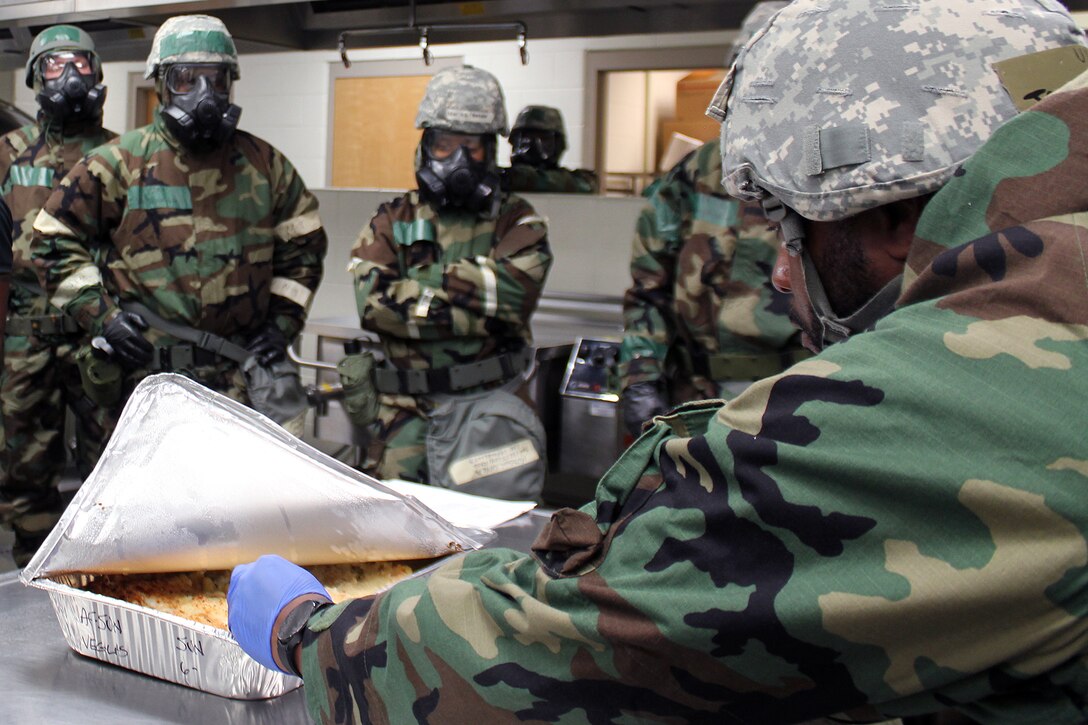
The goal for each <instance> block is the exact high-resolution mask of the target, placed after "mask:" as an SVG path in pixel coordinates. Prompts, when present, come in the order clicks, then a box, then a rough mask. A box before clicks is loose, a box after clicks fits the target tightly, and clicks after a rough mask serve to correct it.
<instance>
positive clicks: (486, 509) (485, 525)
mask: <svg viewBox="0 0 1088 725" xmlns="http://www.w3.org/2000/svg"><path fill="white" fill-rule="evenodd" d="M382 483H384V484H385V485H386V486H388V487H389V488H391V489H393V490H394V491H396V492H397V493H400V494H403V495H405V496H411V497H412V498H414V499H416V500H417V501H419V502H420V503H421V504H423V505H424V506H426V507H427V508H429V509H431V510H432V511H434V512H435V513H436V514H438V515H439V516H441V517H442V518H444V519H446V520H447V521H449V522H450V523H451V524H453V525H454V526H465V527H470V528H481V529H493V528H495V527H496V526H501V525H502V524H505V523H506V522H507V521H512V520H514V519H516V518H517V517H518V516H521V515H522V514H523V513H525V512H526V511H532V510H533V509H534V508H536V503H535V502H533V501H505V500H503V499H498V498H488V497H486V496H474V495H472V494H470V493H461V492H460V491H454V490H453V489H450V488H442V487H440V486H426V485H424V484H422V483H413V482H411V481H402V480H400V479H388V480H385V481H382Z"/></svg>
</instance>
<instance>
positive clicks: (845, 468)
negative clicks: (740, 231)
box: [303, 76, 1088, 723]
mask: <svg viewBox="0 0 1088 725" xmlns="http://www.w3.org/2000/svg"><path fill="white" fill-rule="evenodd" d="M1085 178H1088V77H1085V76H1082V77H1081V79H1080V80H1079V82H1076V84H1075V86H1074V87H1071V88H1067V89H1066V90H1064V91H1062V92H1059V93H1056V94H1054V95H1052V96H1050V97H1049V98H1047V99H1046V100H1044V101H1043V102H1042V103H1040V104H1039V105H1037V106H1036V108H1035V110H1033V111H1028V112H1025V113H1023V114H1021V115H1020V116H1018V117H1017V118H1015V119H1014V120H1012V121H1011V122H1010V123H1008V124H1006V125H1005V126H1004V127H1003V128H1002V129H1000V130H999V131H998V132H997V133H996V134H995V135H994V136H993V137H992V139H991V141H990V142H988V143H987V145H986V146H985V147H983V149H982V150H981V151H979V152H978V153H977V154H976V155H975V156H974V157H973V158H972V159H970V160H969V161H968V162H967V163H966V164H965V165H964V167H963V168H962V169H961V170H960V171H959V172H958V173H957V175H956V176H955V177H954V178H953V179H952V180H951V181H950V182H949V183H948V184H947V186H946V187H945V188H944V189H943V190H942V191H941V192H940V193H939V194H938V195H937V196H936V197H935V198H934V199H933V200H932V201H931V202H930V204H929V207H928V208H927V210H926V213H925V215H924V217H923V219H922V221H921V223H920V226H919V227H918V234H917V237H916V240H915V242H914V244H913V246H912V248H911V251H910V255H909V258H908V260H907V272H906V275H905V279H904V288H903V293H902V295H901V297H900V300H899V303H898V308H897V309H896V310H895V311H894V312H892V313H891V314H890V315H888V316H887V317H885V318H884V319H883V320H882V321H881V322H880V323H878V324H877V326H876V327H875V329H874V330H873V331H871V332H867V333H864V334H860V335H857V336H855V337H853V338H851V339H850V340H848V341H847V342H844V343H842V344H838V345H834V346H832V347H830V348H828V349H827V350H825V351H824V352H823V353H821V354H820V355H817V356H816V357H813V358H811V359H809V360H806V361H803V362H801V363H799V364H797V365H795V366H794V367H792V368H791V369H789V370H787V371H786V372H784V373H783V374H781V375H779V376H777V377H773V378H769V379H766V380H763V381H761V382H758V383H756V384H755V385H753V386H752V387H750V388H749V389H748V390H747V391H745V392H744V393H743V394H741V395H740V396H738V397H737V398H735V399H734V400H732V401H730V402H729V403H728V404H726V405H725V406H724V407H721V408H715V407H714V406H713V405H709V404H705V403H704V404H696V405H694V406H690V407H688V408H685V409H681V411H679V412H677V413H675V414H673V415H670V416H667V417H662V418H659V419H657V420H656V422H655V423H654V425H653V426H652V427H651V428H649V429H648V430H647V431H646V432H645V433H644V434H643V435H642V437H641V438H640V439H639V440H638V441H637V442H636V443H635V445H634V446H633V447H632V448H631V449H630V450H628V451H627V452H626V453H625V455H624V456H623V457H622V458H621V459H620V461H619V462H618V463H617V464H616V465H615V466H613V468H612V469H611V470H610V471H609V472H608V473H607V474H606V475H605V477H604V479H603V480H602V482H601V485H600V487H599V489H598V491H597V496H596V500H595V502H593V503H591V504H590V505H588V506H587V507H586V508H585V509H583V511H582V512H572V511H570V510H565V511H563V512H560V513H558V514H556V517H555V519H554V520H553V525H552V526H551V527H550V529H547V530H545V532H544V534H543V535H542V537H541V539H538V542H537V549H538V551H537V552H536V555H535V556H534V555H529V554H523V553H519V552H515V551H510V550H484V551H479V552H475V553H471V554H468V555H466V556H462V557H459V558H457V559H455V560H453V561H451V562H449V563H448V564H446V565H445V566H444V567H442V568H440V569H439V570H438V571H437V572H435V573H434V574H432V575H431V576H430V577H429V578H426V579H417V580H410V581H408V582H404V583H401V584H399V585H397V586H394V587H393V588H392V589H390V590H388V591H387V592H385V593H384V594H382V595H380V596H379V597H378V598H377V600H376V602H375V603H374V604H373V606H371V601H369V600H356V601H354V602H349V603H345V604H341V605H337V606H336V607H333V608H330V609H328V610H325V611H323V612H321V613H319V614H318V615H317V616H316V617H315V618H314V619H313V620H311V622H310V632H309V634H308V636H307V639H306V640H305V642H304V649H303V651H304V654H303V671H304V675H305V680H306V682H307V687H306V695H307V697H308V699H309V702H310V706H311V711H312V713H313V715H314V716H315V718H316V719H317V720H318V721H320V722H332V721H341V722H345V721H346V722H378V723H405V722H432V723H453V722H487V723H524V722H563V723H619V722H661V723H665V722H670V723H673V722H705V723H723V722H753V723H773V722H793V721H796V720H803V719H806V718H812V717H815V716H819V715H826V714H830V713H837V712H844V711H845V712H848V713H850V714H851V715H853V716H856V717H862V718H863V717H872V718H879V716H881V715H883V716H888V715H900V714H907V713H920V712H925V711H933V710H938V709H942V708H944V707H949V706H953V707H957V708H958V709H960V710H962V711H963V712H965V713H966V714H967V715H969V716H970V717H972V718H974V719H976V720H978V721H980V722H983V723H1026V722H1047V723H1074V722H1084V721H1085V720H1086V719H1088V705H1086V702H1088V667H1086V664H1088V660H1086V653H1088V619H1086V617H1085V614H1086V612H1088V540H1086V536H1088V435H1086V433H1085V431H1086V430H1088V408H1086V406H1085V401H1086V400H1088V213H1086V210H1088V186H1086V185H1085V184H1084V179H1085ZM700 405H702V406H703V407H699V406H700Z"/></svg>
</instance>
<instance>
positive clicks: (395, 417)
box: [361, 395, 429, 483]
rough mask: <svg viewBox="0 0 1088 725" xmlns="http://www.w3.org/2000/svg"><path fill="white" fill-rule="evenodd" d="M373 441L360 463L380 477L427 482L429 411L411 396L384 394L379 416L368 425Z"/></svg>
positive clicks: (369, 473)
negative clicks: (424, 409) (427, 412)
mask: <svg viewBox="0 0 1088 725" xmlns="http://www.w3.org/2000/svg"><path fill="white" fill-rule="evenodd" d="M367 432H368V433H369V435H370V442H369V444H368V445H367V450H366V458H365V460H364V461H363V465H362V466H361V468H362V470H363V473H366V474H367V475H370V476H373V477H374V478H377V479H379V480H383V479H387V478H400V479H403V480H405V481H417V482H419V483H427V482H428V477H429V476H428V470H427V414H426V412H424V411H423V410H422V409H421V408H420V405H419V402H418V401H417V400H416V398H413V397H412V396H410V395H382V396H381V405H380V406H379V408H378V418H377V420H375V421H374V422H373V423H371V424H370V425H369V426H368V431H367Z"/></svg>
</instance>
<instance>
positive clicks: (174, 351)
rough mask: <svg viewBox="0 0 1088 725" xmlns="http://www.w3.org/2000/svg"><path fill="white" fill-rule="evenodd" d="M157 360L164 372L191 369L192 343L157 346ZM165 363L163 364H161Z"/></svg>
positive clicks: (192, 361)
mask: <svg viewBox="0 0 1088 725" xmlns="http://www.w3.org/2000/svg"><path fill="white" fill-rule="evenodd" d="M159 362H160V364H162V368H163V370H164V371H166V372H175V371H178V370H192V369H193V363H194V362H195V360H194V355H193V346H192V345H171V346H170V347H160V348H159ZM163 363H165V364H163Z"/></svg>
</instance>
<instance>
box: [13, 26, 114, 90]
mask: <svg viewBox="0 0 1088 725" xmlns="http://www.w3.org/2000/svg"><path fill="white" fill-rule="evenodd" d="M60 50H85V51H87V54H88V55H89V56H90V58H91V63H92V64H93V65H94V72H95V78H96V79H98V80H101V79H102V67H101V64H99V62H98V53H96V52H95V49H94V40H92V39H91V36H90V35H88V34H87V33H86V32H84V31H83V30H82V29H80V28H77V27H76V26H74V25H53V26H51V27H48V28H46V29H45V30H43V31H42V32H40V33H38V34H37V35H36V36H35V37H34V41H33V42H32V43H31V44H30V56H29V57H28V58H27V60H26V87H27V88H33V87H34V83H35V82H37V80H38V76H39V74H38V73H37V72H36V71H37V69H38V61H39V60H40V59H41V57H42V56H43V55H45V54H46V53H52V52H54V51H60Z"/></svg>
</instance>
